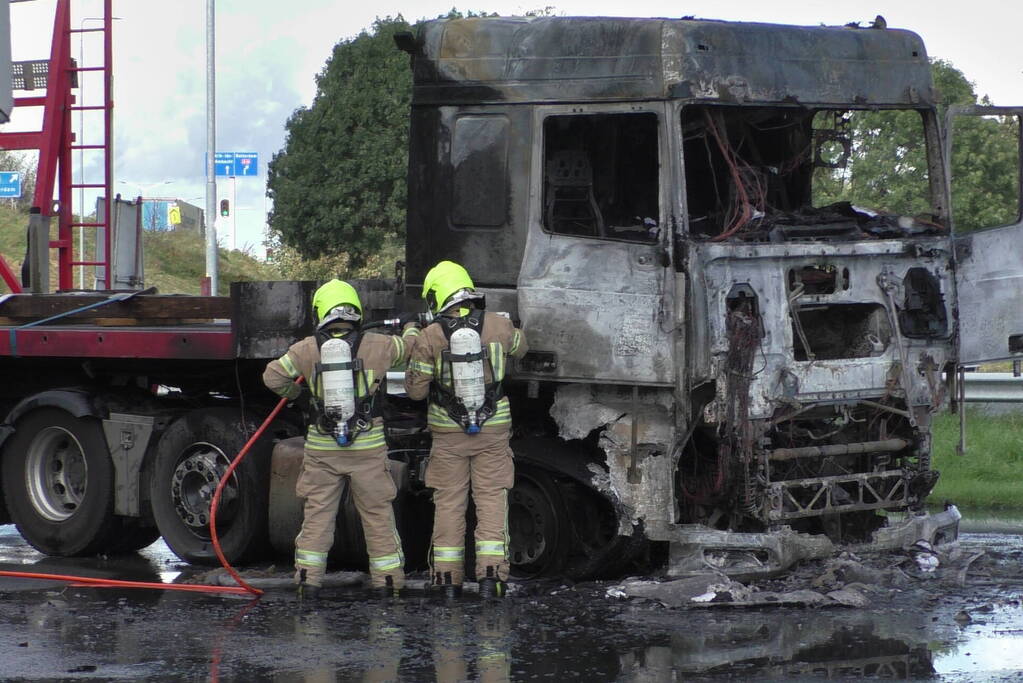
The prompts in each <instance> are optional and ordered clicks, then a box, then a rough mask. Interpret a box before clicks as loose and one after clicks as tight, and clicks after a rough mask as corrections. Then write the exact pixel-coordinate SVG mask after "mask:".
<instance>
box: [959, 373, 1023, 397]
mask: <svg viewBox="0 0 1023 683" xmlns="http://www.w3.org/2000/svg"><path fill="white" fill-rule="evenodd" d="M963 376H964V377H965V379H966V402H967V403H1023V377H1013V376H1012V373H1011V372H967V373H964V375H963Z"/></svg>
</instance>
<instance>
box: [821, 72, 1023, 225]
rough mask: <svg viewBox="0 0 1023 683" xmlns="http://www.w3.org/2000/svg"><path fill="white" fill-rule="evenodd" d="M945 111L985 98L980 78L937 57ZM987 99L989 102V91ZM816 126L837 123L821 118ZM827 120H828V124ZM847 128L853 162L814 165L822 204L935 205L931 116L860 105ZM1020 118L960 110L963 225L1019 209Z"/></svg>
mask: <svg viewBox="0 0 1023 683" xmlns="http://www.w3.org/2000/svg"><path fill="white" fill-rule="evenodd" d="M931 71H932V75H933V78H934V83H935V89H936V90H937V93H938V102H939V106H938V116H939V118H941V119H943V118H944V115H945V111H946V110H947V109H948V107H949V106H951V105H954V104H977V95H976V93H975V91H974V86H973V84H972V83H971V82H970V81H968V80H967V79H966V77H965V76H964V75H963V73H962V72H961V71H959V70H958V69H956V68H955V67H954V66H952V65H951V64H950V63H948V62H945V61H942V60H934V61H933V62H932V64H931ZM980 104H989V102H988V101H987V100H986V98H985V99H982V100H981V102H980ZM815 124H817V125H815V127H818V128H834V123H833V122H827V123H826V124H825V122H823V121H815ZM821 124H825V125H821ZM842 125H844V131H845V133H846V134H848V137H849V139H850V140H851V143H852V148H851V154H850V157H849V160H848V163H847V164H846V166H845V168H841V169H827V168H818V169H816V170H815V172H814V204H815V205H817V206H821V205H824V204H829V203H831V202H834V201H839V200H846V201H851V202H852V203H853V204H856V205H858V206H863V207H867V208H870V209H873V210H877V211H881V212H886V213H893V214H901V215H924V216H925V217H930V216H931V215H933V214H934V213H935V210H934V208H933V207H932V206H931V203H930V200H929V190H928V182H929V180H928V175H929V174H928V165H927V157H926V148H925V146H924V129H923V121H922V119H921V117H920V115H919V114H917V113H916V112H912V111H854V112H850V113H849V114H848V115H847V116H846V117H845V122H844V123H843V124H842ZM1017 135H1018V121H1017V119H1015V118H1013V117H986V118H976V117H970V118H960V119H958V120H957V122H956V125H955V135H954V136H953V140H954V143H955V144H954V146H953V152H952V177H953V182H952V189H953V196H952V211H953V216H954V218H955V221H956V226H957V227H956V230H957V232H966V231H969V230H975V229H978V228H982V227H990V226H994V225H1002V224H1005V223H1007V222H1010V221H1011V220H1013V219H1014V218H1015V217H1016V215H1017V213H1018V196H1017V194H1018V190H1017V188H1018V167H1019V156H1018V148H1017V142H1016V141H1017Z"/></svg>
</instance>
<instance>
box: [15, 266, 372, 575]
mask: <svg viewBox="0 0 1023 683" xmlns="http://www.w3.org/2000/svg"><path fill="white" fill-rule="evenodd" d="M313 286H315V283H309V282H306V283H260V284H247V283H238V284H236V285H234V287H233V290H234V291H233V295H232V297H201V296H176V295H156V294H150V293H144V292H143V293H134V292H121V293H110V294H106V293H95V292H90V293H83V294H51V295H40V294H19V295H9V296H6V297H3V299H2V301H0V321H2V322H3V323H4V324H3V325H0V337H2V340H0V374H2V376H3V377H4V378H5V381H4V382H3V384H2V387H0V413H2V415H3V416H4V417H3V424H2V425H0V458H2V460H3V466H2V471H0V478H2V483H3V499H4V504H5V505H4V507H3V513H2V514H3V515H4V517H3V521H14V522H15V523H17V524H18V527H19V530H20V531H21V533H22V534H23V535H24V536H25V537H26V538H27V539H28V540H29V542H31V543H32V544H33V545H34V546H35V547H36V548H38V549H40V550H42V551H44V552H47V553H50V554H54V555H79V554H83V553H93V552H115V551H118V550H131V549H134V547H135V546H137V545H139V544H141V543H148V542H151V541H152V540H154V539H155V538H156V537H157V536H159V535H160V534H161V533H163V535H165V536H167V535H168V534H169V535H170V537H171V539H174V538H177V539H178V540H177V542H173V541H172V545H177V548H176V549H177V550H178V551H179V552H180V553H181V554H182V555H183V556H187V557H191V558H192V559H196V560H200V561H201V560H202V558H208V559H212V555H210V554H209V553H210V552H211V549H210V548H209V534H208V531H206V530H204V529H203V526H204V520H206V514H207V513H206V510H208V506H209V498H210V496H212V489H211V488H210V483H211V481H212V482H213V484H214V485H215V483H216V481H215V478H219V477H216V475H217V473H223V471H224V470H225V469H226V466H227V464H228V462H229V460H230V459H231V458H233V457H234V455H235V454H236V453H237V451H238V449H239V448H240V447H241V445H242V444H243V443H244V442H245V440H246V438H247V435H248V434H251V433H252V430H253V429H254V428H255V426H256V425H258V423H259V422H260V421H261V420H262V418H263V416H264V415H265V413H266V411H268V410H269V408H270V407H272V406H273V404H274V403H275V401H276V397H275V396H274V395H273V394H271V393H270V392H269V391H268V390H267V389H266V388H265V387H263V386H262V383H261V381H260V377H261V373H262V370H263V367H264V366H265V365H266V362H267V361H268V360H269V359H271V358H275V357H277V356H279V355H280V354H281V353H283V351H284V350H286V349H287V346H288V345H289V344H290V343H291V342H292V341H294V340H295V339H297V338H298V336H300V335H302V334H304V333H307V332H308V331H309V330H310V329H311V325H312V322H311V319H310V314H309V313H308V311H307V309H308V306H307V304H306V303H305V302H307V301H308V293H309V291H310V289H311V288H312V287H313ZM370 296H371V295H370ZM248 311H251V312H248ZM275 326H276V327H275ZM250 332H251V333H250ZM294 419H295V420H300V416H297V415H296V416H294ZM299 428H300V427H299V425H298V424H297V423H295V422H288V421H287V420H282V421H280V422H279V423H278V424H277V425H275V427H274V429H273V430H271V432H270V433H269V434H268V435H267V437H266V438H265V439H263V440H262V441H260V442H259V443H258V444H257V446H256V448H255V451H254V453H253V455H252V457H251V458H250V461H251V462H249V463H248V464H247V465H245V466H244V467H243V468H242V470H241V471H240V474H239V476H238V477H237V478H236V479H235V480H234V482H233V483H232V485H231V486H230V487H229V492H228V498H229V499H230V501H231V502H229V503H228V504H227V509H228V510H233V512H231V511H229V512H228V514H227V516H226V517H225V527H224V532H225V533H226V535H227V538H230V537H232V533H231V528H232V527H233V526H234V525H240V526H242V527H244V528H243V529H241V530H240V531H239V532H238V533H237V534H235V535H236V536H237V537H238V538H237V539H236V540H235V541H234V542H233V544H232V545H231V547H230V548H229V551H228V552H229V554H230V555H231V556H234V557H235V558H236V559H243V558H244V557H254V556H258V555H260V554H262V553H263V552H264V551H265V549H266V527H267V512H266V500H267V491H268V490H267V478H268V472H269V458H270V449H271V446H272V443H273V440H274V439H275V438H280V437H282V436H290V435H294V434H297V433H298V431H299ZM168 432H169V433H170V434H171V437H172V438H171V441H174V442H175V444H177V445H176V446H174V447H173V448H172V449H171V450H172V451H174V452H171V450H166V447H165V449H164V450H166V452H163V451H161V449H160V447H159V443H162V442H163V441H164V437H165V436H166V435H167V433H168ZM175 434H177V435H178V437H179V438H177V440H175V439H174V438H173V437H174V435H175ZM161 453H162V455H161ZM161 481H162V484H161V483H158V482H161ZM156 501H159V502H156ZM154 502H155V505H154ZM203 505H205V509H204V508H203ZM8 511H9V514H8ZM168 525H170V526H171V529H169V530H168V529H167V526H168ZM161 527H162V528H161ZM126 531H130V532H131V533H126ZM175 532H177V535H175ZM193 542H194V543H193ZM190 544H192V545H190ZM193 545H194V547H193Z"/></svg>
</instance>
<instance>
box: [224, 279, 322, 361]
mask: <svg viewBox="0 0 1023 683" xmlns="http://www.w3.org/2000/svg"><path fill="white" fill-rule="evenodd" d="M318 284H319V283H317V282H315V281H308V280H304V281H295V280H288V281H282V282H232V283H231V299H232V301H233V303H234V309H233V313H232V321H233V325H234V332H235V338H234V344H235V354H236V355H237V357H238V358H278V357H280V356H281V355H283V354H284V352H285V351H287V350H288V347H289V346H291V345H292V344H294V343H295V342H296V341H298V340H299V339H302V338H304V337H307V336H309V335H310V334H312V332H313V329H314V322H313V313H312V306H311V304H310V302H311V301H312V299H313V292H315V291H316V288H317V286H318Z"/></svg>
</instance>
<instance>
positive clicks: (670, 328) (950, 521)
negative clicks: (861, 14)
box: [401, 17, 1023, 574]
mask: <svg viewBox="0 0 1023 683" xmlns="http://www.w3.org/2000/svg"><path fill="white" fill-rule="evenodd" d="M401 47H402V48H403V49H405V50H406V51H407V52H409V53H410V55H411V57H412V59H411V63H412V69H413V74H414V90H413V102H412V119H411V130H410V158H409V210H408V238H407V239H408V242H407V264H408V271H407V280H408V288H407V290H406V297H407V302H408V304H409V305H412V304H414V303H415V302H416V301H417V300H418V296H419V292H418V289H417V287H418V286H419V283H421V282H422V278H423V276H424V274H425V272H426V271H427V270H428V269H429V268H430V267H431V266H432V265H433V264H434V263H436V262H437V261H439V260H441V259H452V260H456V261H458V262H460V263H462V264H464V265H465V266H466V268H467V269H468V270H469V271H470V273H472V274H473V276H474V277H475V278H476V281H477V283H478V284H479V285H480V286H481V287H482V288H483V289H485V291H486V292H487V298H488V305H489V306H490V307H491V308H496V309H498V310H505V311H508V312H509V313H510V314H511V315H512V316H513V317H514V318H515V319H516V320H518V321H519V322H520V324H521V325H522V326H523V328H524V330H525V331H526V334H527V335H528V337H529V340H530V348H531V352H530V354H529V355H528V356H527V357H526V358H525V359H523V361H521V362H520V363H519V364H518V365H517V366H516V368H515V371H514V374H513V378H512V380H511V381H510V382H509V383H508V385H507V387H506V389H507V391H508V392H509V393H510V394H512V396H513V410H514V411H515V429H516V436H517V440H516V443H515V449H516V458H517V462H518V463H519V465H520V472H524V473H525V474H524V475H523V476H525V477H527V478H528V477H529V476H534V480H533V485H534V488H537V489H540V490H541V493H542V494H543V495H542V496H537V497H536V500H538V501H540V502H541V503H543V502H544V501H549V500H550V499H551V498H552V497H559V496H560V498H561V499H562V500H560V501H559V502H555V503H548V504H547V507H548V508H549V509H548V510H545V511H544V513H543V515H540V516H539V517H538V516H536V515H534V516H533V518H534V523H535V524H539V525H540V526H543V524H541V522H543V523H545V524H546V523H547V522H550V523H549V524H547V526H548V527H550V526H556V527H557V528H558V529H559V532H558V533H557V534H552V535H551V537H550V538H548V539H547V540H546V541H545V543H544V544H543V546H544V547H543V548H540V549H538V548H537V547H533V546H530V547H529V548H527V549H526V551H528V552H527V555H528V556H529V559H530V563H531V566H534V567H535V566H544V567H547V568H552V567H553V568H555V569H556V568H558V567H559V566H561V565H571V559H570V558H571V557H573V556H575V555H578V554H579V553H580V552H584V550H580V548H583V549H586V548H592V547H594V545H600V544H603V545H604V546H607V545H608V544H610V543H611V541H610V540H609V539H610V538H611V537H617V538H636V537H642V538H644V539H646V540H649V541H668V542H671V544H672V563H671V570H672V571H673V572H675V573H678V574H683V573H686V572H688V571H695V570H697V569H700V568H702V567H704V566H705V564H706V563H707V562H711V563H714V564H715V566H717V567H719V568H723V569H724V570H725V571H730V572H731V573H736V574H741V573H744V572H750V571H752V572H755V571H759V570H776V569H779V568H781V567H783V566H784V565H786V564H788V563H791V562H792V561H794V560H795V559H798V557H808V556H814V555H817V554H823V553H827V552H831V551H832V549H833V545H834V543H873V544H875V545H878V544H881V545H883V544H884V543H888V544H889V545H894V544H898V543H902V542H904V541H906V540H907V539H913V540H915V539H916V538H925V539H926V540H928V541H931V542H936V541H941V540H943V539H944V540H947V539H949V538H954V536H955V533H956V528H957V521H958V513H957V512H956V511H955V510H954V508H953V509H949V510H946V511H944V512H940V513H937V514H935V515H930V516H927V515H926V514H924V501H925V500H926V498H927V495H928V493H929V492H930V491H931V489H932V488H933V486H934V485H935V483H936V481H937V477H938V473H937V472H935V471H934V470H933V469H932V467H931V459H930V452H931V443H930V425H931V418H932V416H933V415H934V414H935V412H936V411H937V410H939V409H940V408H941V406H942V405H943V403H944V401H945V399H946V396H947V388H948V383H947V379H946V378H947V377H953V378H954V376H955V368H956V367H957V366H958V363H959V362H960V361H961V360H964V359H963V358H961V355H960V348H961V346H962V345H963V338H962V336H961V334H960V328H959V324H958V323H959V319H960V318H959V316H960V312H959V307H957V301H960V300H961V297H962V295H963V294H962V293H963V292H964V291H967V290H970V291H974V290H973V289H971V288H974V289H975V288H976V283H977V282H980V281H984V280H985V278H987V280H991V279H992V278H997V277H998V276H997V275H996V274H994V271H993V270H992V269H991V268H990V267H989V266H986V265H984V263H985V260H984V258H983V257H981V256H980V254H979V252H978V246H979V243H978V242H977V240H978V239H979V240H982V241H983V248H982V251H987V250H996V251H997V250H998V249H1002V250H1005V249H1009V250H1010V251H1011V250H1012V249H1016V250H1017V251H1018V249H1019V248H1018V247H1013V246H1006V245H1008V244H1010V243H1011V241H1012V240H1011V233H1008V232H1005V229H1003V232H1002V233H1000V234H998V235H995V236H994V237H981V236H980V235H976V236H972V237H971V240H972V241H971V242H970V244H971V245H972V246H971V247H970V248H969V249H967V250H966V251H964V250H963V248H960V249H959V251H958V255H959V260H957V247H956V245H957V242H956V240H955V239H954V235H953V232H952V217H951V212H950V206H949V194H950V186H951V185H950V178H949V173H948V170H947V166H948V163H947V162H948V159H947V157H948V156H949V155H950V152H949V151H948V149H947V148H946V147H947V145H948V135H947V130H946V129H947V126H946V125H944V124H943V123H942V122H940V121H939V120H938V112H937V108H936V93H935V90H934V87H933V84H932V77H931V70H930V64H929V61H928V58H927V54H926V51H925V49H924V45H923V43H922V41H921V40H920V38H919V37H918V36H916V35H915V34H913V33H911V32H908V31H901V30H891V29H887V28H884V27H880V26H865V27H854V26H846V27H794V26H776V25H766V24H744V23H731V22H719V21H700V20H686V19H682V20H676V19H608V18H561V17H559V18H547V17H541V18H522V19H510V18H475V19H460V20H440V21H434V22H426V23H425V24H423V25H422V26H421V28H420V30H419V32H418V34H417V35H415V36H411V35H410V36H405V37H404V38H403V39H402V41H401ZM996 113H997V112H996ZM1001 113H1002V114H1007V115H1015V112H1001ZM896 176H897V177H898V178H899V179H900V182H899V183H898V192H896V191H894V189H895V188H894V183H893V184H892V186H893V187H892V189H893V191H892V192H890V193H885V192H884V191H880V192H879V191H877V190H878V188H881V189H882V190H883V189H884V188H885V185H886V183H888V182H890V181H891V179H892V178H894V177H896ZM879 197H880V198H881V199H880V200H877V198H879ZM864 198H867V199H871V200H874V201H873V203H870V204H868V203H865V201H864ZM1015 223H1016V224H1018V223H1019V212H1018V206H1017V211H1016V218H1015ZM1010 227H1014V226H1010ZM1016 227H1018V226H1016ZM994 232H995V233H998V231H994ZM996 244H997V245H1001V246H1000V247H996V246H992V245H996ZM967 252H968V253H969V254H970V256H969V259H970V261H971V263H972V264H973V265H971V264H970V263H966V262H962V257H963V255H964V254H966V253H967ZM1000 258H1002V259H1003V261H1004V260H1006V259H1009V258H1010V257H1009V256H1004V255H1003V256H1001V257H1000ZM985 269H986V270H985ZM1002 270H1003V273H1004V269H1002ZM1018 270H1019V268H1018V267H1017V268H1015V270H1014V271H1013V274H1012V277H1013V278H1015V279H1014V280H1012V283H1013V286H1015V287H1016V291H1018V289H1019V283H1020V282H1021V280H1020V279H1019V276H1020V273H1017V272H1015V271H1018ZM965 272H972V273H973V275H974V276H976V277H971V278H967V279H968V280H970V282H968V283H965V284H964V283H963V282H960V283H958V284H957V282H956V275H957V273H959V274H960V276H962V274H963V273H965ZM984 273H987V275H985V274H984ZM960 279H961V280H962V277H961V278H960ZM985 286H987V285H985ZM989 289H990V288H989ZM989 289H988V290H985V291H989ZM970 296H975V297H977V298H982V297H983V295H982V294H973V295H970ZM994 298H999V299H1005V296H1004V295H1003V296H1000V297H994ZM1001 306H1002V308H1001V313H997V314H996V313H990V314H982V313H976V312H971V315H978V316H981V318H983V319H984V320H999V321H1000V322H999V323H998V324H999V325H1001V327H1000V328H999V330H1000V331H999V334H1000V335H1004V336H1007V337H1011V336H1012V334H1013V331H1014V330H1015V327H1019V328H1020V329H1019V330H1015V332H1016V333H1018V332H1023V325H1018V324H1017V323H1019V322H1020V321H1019V320H1018V318H1019V317H1020V316H1019V314H1018V313H1014V314H1007V313H1006V311H1008V310H1009V304H1008V303H1006V302H1004V301H1003V303H1002V304H1001ZM992 310H993V309H992ZM985 315H986V316H987V318H984V316H985ZM999 316H1001V317H999ZM1010 328H1011V329H1010ZM970 333H971V334H973V335H974V336H977V335H978V334H979V333H978V332H976V331H971V332H970ZM985 343H986V344H987V345H988V347H989V348H986V349H985V350H984V351H983V352H980V355H984V356H985V358H976V357H974V359H977V360H987V359H991V358H994V357H1000V358H1009V357H1015V355H1016V354H1017V353H1018V350H1017V351H1011V350H1009V349H1008V348H1007V347H1006V342H1005V340H1004V339H1002V340H996V341H995V342H994V343H993V344H992V343H988V342H981V341H978V342H977V345H983V344H985ZM967 345H969V344H967ZM1003 347H1006V348H1005V349H1004V353H1003V352H1002V349H1003ZM530 472H541V473H542V474H538V475H530V474H529V473H530ZM537 482H539V483H537ZM527 483H528V482H527ZM581 498H587V499H588V500H594V499H595V500H597V502H596V503H594V504H593V507H592V508H585V509H586V510H587V512H586V513H585V517H586V519H585V520H582V521H581V520H580V519H578V518H577V517H578V515H576V516H573V512H572V510H577V509H580V507H579V500H580V499H581ZM534 502H535V501H534ZM514 504H515V503H514V496H513V498H512V505H513V506H514ZM534 507H535V505H534ZM566 508H569V510H568V511H567V512H566ZM533 509H534V508H530V510H533ZM881 511H885V514H881ZM897 513H901V514H897ZM529 516H530V514H529V511H528V510H527V511H526V512H525V513H524V518H521V519H520V522H519V523H520V524H525V525H526V526H527V527H528V526H529V524H530V522H529V521H528V519H525V518H528V517H529ZM595 516H596V517H599V518H600V520H601V521H600V522H599V523H596V524H589V523H588V520H590V519H591V518H592V517H595ZM520 517H522V516H521V515H520ZM541 517H542V519H541ZM559 517H560V518H561V519H559ZM512 520H513V526H514V524H515V520H516V514H515V511H514V509H513V515H512ZM537 520H539V521H537ZM550 520H554V521H550ZM591 527H592V528H594V529H597V531H594V532H590V533H591V535H589V536H586V533H588V532H586V531H585V530H586V529H589V528H591ZM533 530H535V529H533V527H529V528H528V529H525V531H533ZM512 535H513V546H514V545H515V543H516V541H515V536H516V530H515V528H513V529H512ZM598 537H600V538H603V540H602V541H601V540H599V538H598ZM779 539H780V540H779ZM786 539H789V540H791V542H789V540H786ZM554 546H557V547H558V549H557V551H555V550H553V548H554ZM520 549H521V544H520ZM529 553H533V554H532V555H529ZM513 554H514V552H513ZM545 563H548V564H545Z"/></svg>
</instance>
